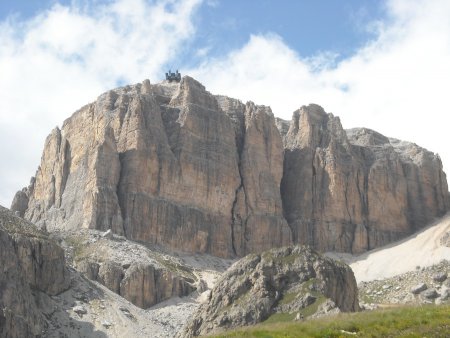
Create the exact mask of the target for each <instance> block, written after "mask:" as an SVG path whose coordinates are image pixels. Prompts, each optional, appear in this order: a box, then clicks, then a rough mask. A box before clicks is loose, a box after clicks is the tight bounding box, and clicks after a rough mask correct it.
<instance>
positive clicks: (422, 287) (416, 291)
mask: <svg viewBox="0 0 450 338" xmlns="http://www.w3.org/2000/svg"><path fill="white" fill-rule="evenodd" d="M426 289H428V286H427V285H426V284H425V283H420V284H418V285H416V286H414V287H412V288H411V293H412V294H415V295H418V294H419V293H421V292H422V291H424V290H426Z"/></svg>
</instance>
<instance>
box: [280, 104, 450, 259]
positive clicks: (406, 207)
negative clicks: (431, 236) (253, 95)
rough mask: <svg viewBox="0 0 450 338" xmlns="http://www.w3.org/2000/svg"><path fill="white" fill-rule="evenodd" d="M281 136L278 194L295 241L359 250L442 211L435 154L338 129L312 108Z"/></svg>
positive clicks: (445, 202)
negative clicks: (282, 171)
mask: <svg viewBox="0 0 450 338" xmlns="http://www.w3.org/2000/svg"><path fill="white" fill-rule="evenodd" d="M285 130H286V129H285ZM283 137H284V145H285V149H286V150H285V158H284V175H283V180H282V183H281V193H282V197H283V205H284V211H285V217H286V219H287V221H288V223H289V225H290V227H291V229H292V233H293V238H294V242H296V243H303V244H309V245H313V246H314V247H315V248H317V249H319V250H322V251H344V252H353V253H360V252H363V251H366V250H369V249H372V248H376V247H379V246H382V245H384V244H387V243H389V242H392V241H395V240H398V239H400V238H402V237H405V236H406V235H408V234H410V233H412V232H414V231H416V230H417V229H419V228H421V227H423V226H424V225H426V224H427V223H428V222H430V221H432V220H433V218H434V217H436V216H441V215H443V214H444V213H445V212H446V211H447V210H448V206H449V197H448V187H447V181H446V177H445V174H444V172H443V171H442V163H441V161H440V158H439V156H437V155H435V154H433V153H431V152H429V151H427V150H425V149H423V148H420V147H418V146H417V145H416V144H412V143H409V142H402V141H399V140H395V139H389V138H387V137H385V136H383V135H381V134H379V133H377V132H375V131H372V130H370V129H365V128H361V129H352V130H348V131H344V129H343V128H342V126H341V123H340V120H339V118H338V117H335V116H333V115H332V114H326V113H325V111H324V110H323V109H322V108H321V107H319V106H317V105H310V106H308V107H302V108H301V109H299V110H298V111H296V112H295V113H294V115H293V119H292V121H291V123H290V124H289V129H287V132H285V133H283Z"/></svg>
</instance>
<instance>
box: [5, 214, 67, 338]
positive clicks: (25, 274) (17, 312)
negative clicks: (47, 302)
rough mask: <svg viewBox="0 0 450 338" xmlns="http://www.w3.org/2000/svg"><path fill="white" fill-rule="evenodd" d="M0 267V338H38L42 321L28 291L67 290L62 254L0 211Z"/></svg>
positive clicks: (39, 234)
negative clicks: (0, 270)
mask: <svg viewBox="0 0 450 338" xmlns="http://www.w3.org/2000/svg"><path fill="white" fill-rule="evenodd" d="M0 266H1V269H2V273H0V336H1V337H8V338H9V337H37V336H40V335H41V334H42V331H43V330H44V328H45V319H44V317H43V314H42V311H41V309H40V308H39V306H38V304H37V302H36V299H35V298H34V297H35V296H34V293H32V290H37V291H42V292H44V293H46V294H48V295H55V294H57V293H60V292H62V291H64V290H65V289H67V288H68V287H69V281H70V279H69V273H68V271H67V269H66V267H65V260H64V252H63V250H62V249H61V248H60V247H59V246H58V245H57V244H56V243H54V242H53V241H52V240H50V239H49V238H48V236H47V235H46V234H44V233H42V232H40V231H38V230H37V229H36V228H35V227H34V226H33V225H32V224H30V223H28V222H26V221H24V220H23V219H21V218H19V217H17V216H15V215H13V213H11V212H10V211H9V210H7V209H5V208H3V207H0Z"/></svg>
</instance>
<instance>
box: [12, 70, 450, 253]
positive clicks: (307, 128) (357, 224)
mask: <svg viewBox="0 0 450 338" xmlns="http://www.w3.org/2000/svg"><path fill="white" fill-rule="evenodd" d="M11 209H12V210H15V211H16V212H18V213H19V214H20V215H24V217H25V218H26V219H28V220H30V221H32V222H34V223H36V224H37V225H38V226H43V227H44V226H45V227H46V228H47V229H49V230H52V229H58V228H64V229H70V230H73V229H77V228H91V229H98V230H103V231H106V230H108V229H111V230H112V231H113V232H114V233H116V234H119V235H123V236H125V237H127V238H128V239H132V240H136V241H141V242H147V243H153V244H161V245H163V246H166V247H168V248H175V249H178V250H183V251H186V252H200V253H210V254H213V255H216V256H221V257H233V256H244V255H246V254H248V253H252V252H260V251H263V250H266V249H270V248H273V247H279V246H284V245H287V244H291V243H300V244H309V245H311V246H313V247H315V248H317V249H319V250H321V251H330V250H334V251H342V252H353V253H360V252H364V251H367V250H369V249H372V248H375V247H379V246H382V245H384V244H387V243H389V242H392V241H394V240H397V239H400V238H403V237H405V236H407V235H409V234H411V233H412V232H414V231H416V230H417V229H419V228H421V227H423V226H425V225H426V224H427V223H428V222H430V221H431V220H433V219H434V218H435V217H438V216H441V215H443V214H445V213H446V212H447V210H448V209H449V193H448V187H447V181H446V176H445V173H444V172H443V170H442V164H441V161H440V159H439V157H438V156H437V155H435V154H433V153H431V152H429V151H427V150H425V149H423V148H421V147H419V146H417V145H415V144H412V143H408V142H402V141H399V140H395V139H390V138H387V137H385V136H383V135H381V134H379V133H377V132H375V131H372V130H370V129H352V130H348V131H345V130H344V129H343V128H342V126H341V123H340V120H339V118H338V117H335V116H333V115H332V114H327V113H326V112H325V111H324V110H323V109H322V108H321V107H320V106H318V105H309V106H303V107H301V108H300V109H299V110H297V111H295V112H294V113H293V117H292V120H291V121H289V122H288V121H283V120H281V119H277V118H275V117H274V115H273V114H272V112H271V110H270V108H269V107H265V106H258V105H255V104H254V103H252V102H247V103H246V104H243V103H242V102H240V101H239V100H236V99H232V98H229V97H225V96H216V95H212V94H211V93H209V92H208V91H206V90H205V87H204V86H203V85H202V84H200V83H199V82H197V81H196V80H194V79H192V78H190V77H188V76H185V77H183V78H182V79H181V82H179V83H177V82H172V83H169V82H166V81H165V82H162V83H159V84H150V82H149V81H148V80H145V81H144V82H142V83H141V84H136V85H133V86H126V87H122V88H118V89H114V90H111V91H108V92H106V93H104V94H102V95H100V96H99V97H98V99H97V100H96V101H95V102H94V103H90V104H88V105H86V106H84V107H82V108H81V109H80V110H78V111H77V112H75V113H74V114H73V115H72V116H71V117H70V118H69V119H67V120H66V121H65V122H64V124H63V126H62V128H61V129H58V128H56V129H54V130H53V131H52V133H51V134H50V135H49V136H48V138H47V140H46V142H45V147H44V152H43V155H42V160H41V165H40V166H39V168H38V170H37V172H36V176H35V177H34V178H32V180H31V183H30V185H29V186H28V187H27V188H24V189H23V190H22V191H19V192H18V193H17V194H16V196H15V198H14V201H13V204H12V207H11Z"/></svg>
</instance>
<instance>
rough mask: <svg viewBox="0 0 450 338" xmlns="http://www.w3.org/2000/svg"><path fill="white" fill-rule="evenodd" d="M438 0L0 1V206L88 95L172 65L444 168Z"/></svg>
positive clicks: (443, 61)
mask: <svg viewBox="0 0 450 338" xmlns="http://www.w3.org/2000/svg"><path fill="white" fill-rule="evenodd" d="M449 41H450V1H448V0H432V1H430V0H415V1H410V0H378V1H376V0H372V1H370V0H365V1H364V0H359V1H358V0H339V1H338V0H322V1H318V0H316V1H312V0H308V1H307V0H304V1H301V0H298V1H294V0H292V1H289V0H278V1H275V0H273V1H270V0H259V1H257V0H246V1H238V0H158V1H147V0H108V1H104V0H92V1H88V0H73V1H57V0H41V1H30V0H27V1H26V0H14V1H12V0H11V1H5V0H1V1H0V46H1V47H0V92H1V93H2V99H1V100H0V155H1V156H2V158H4V159H8V160H7V161H2V163H1V164H0V204H2V205H6V206H9V204H10V201H11V199H12V197H13V194H14V192H15V191H16V190H18V189H19V188H21V187H23V186H25V185H27V183H28V181H29V178H30V177H31V176H32V175H33V174H34V172H35V170H36V168H37V166H38V165H39V159H40V156H41V152H42V148H43V144H44V140H45V137H46V136H47V135H48V134H49V132H50V131H51V129H52V128H54V127H55V126H57V125H59V126H61V124H62V122H63V121H64V119H66V118H67V117H69V116H70V115H71V114H72V113H73V112H74V111H75V110H76V109H78V108H79V107H81V106H83V105H84V104H86V103H88V102H92V101H93V100H95V98H96V97H97V96H98V95H99V94H101V93H102V92H104V91H106V90H108V89H111V88H113V87H116V86H118V85H124V84H128V83H136V82H141V81H142V80H144V79H145V78H149V79H150V81H151V82H158V81H161V80H162V79H163V77H164V72H165V71H166V70H167V69H169V68H171V69H172V70H174V69H177V68H178V69H179V70H180V71H181V72H182V74H183V75H184V74H189V75H191V76H193V77H195V78H196V79H198V80H199V81H201V82H202V83H203V84H204V85H205V86H206V88H207V89H208V90H209V91H211V92H212V93H215V94H225V95H229V96H232V97H236V98H238V99H241V100H242V101H244V102H245V101H247V100H251V101H254V102H255V103H257V104H264V105H269V106H271V107H272V110H273V112H274V114H275V115H276V116H279V117H282V118H285V119H290V118H291V116H292V112H293V111H294V110H295V109H298V108H299V107H300V106H301V105H303V104H308V103H317V104H320V105H322V106H323V107H324V108H325V110H326V111H328V112H332V113H334V114H335V115H338V116H340V117H341V120H342V124H343V126H344V127H345V128H351V127H356V126H365V127H369V128H372V129H375V130H378V131H380V132H382V133H384V134H386V135H387V136H393V137H396V138H400V139H405V140H410V141H414V142H416V143H417V144H419V145H422V146H424V147H426V148H428V149H430V150H433V151H435V152H438V153H439V154H440V155H441V158H442V159H443V162H444V167H445V168H450V149H449V148H448V147H447V144H446V142H445V139H446V137H445V136H444V135H446V134H447V133H448V131H447V129H448V123H447V122H448V120H449V119H448V116H449V113H450V104H449V102H447V101H448V100H447V96H448V88H450V61H449V60H450V42H449Z"/></svg>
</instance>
